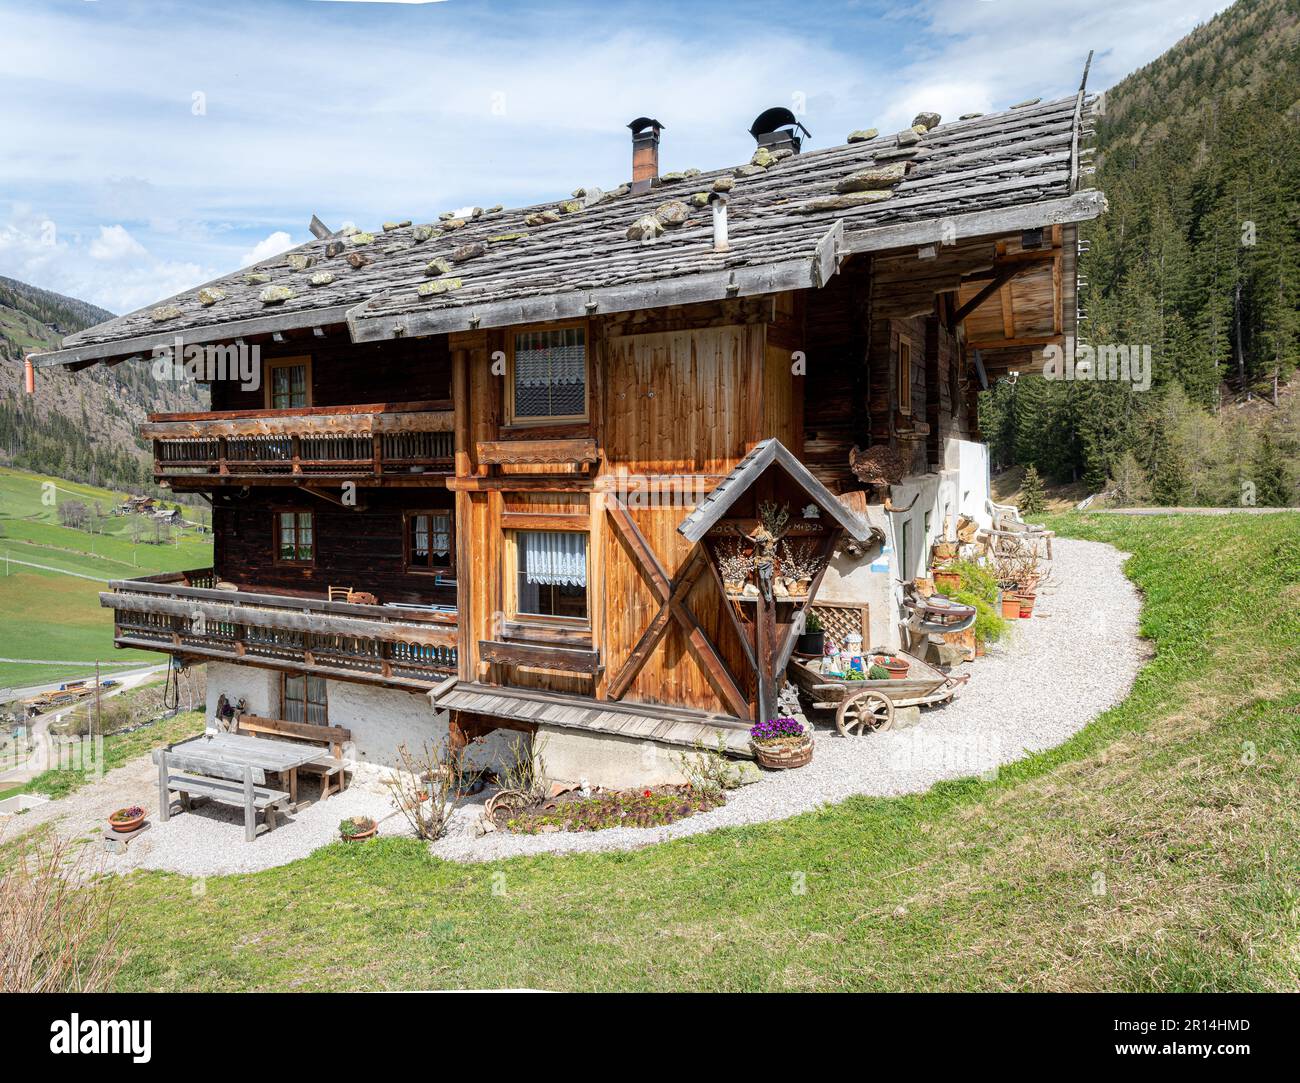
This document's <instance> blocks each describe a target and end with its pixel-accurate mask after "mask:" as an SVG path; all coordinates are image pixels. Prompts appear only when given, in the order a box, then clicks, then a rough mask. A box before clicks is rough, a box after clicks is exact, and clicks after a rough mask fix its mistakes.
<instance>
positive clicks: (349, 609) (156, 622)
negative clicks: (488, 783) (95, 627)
mask: <svg viewBox="0 0 1300 1083" xmlns="http://www.w3.org/2000/svg"><path fill="white" fill-rule="evenodd" d="M217 583H218V579H217V576H216V575H215V574H214V572H213V571H212V569H211V568H205V569H200V570H196V571H188V572H174V573H170V574H166V575H155V576H149V577H147V578H144V579H125V580H116V581H114V582H111V583H110V584H109V590H108V591H106V592H105V593H102V594H101V595H100V596H99V600H100V603H101V604H102V605H104V606H106V607H108V608H110V609H112V610H113V625H114V627H113V639H114V643H115V644H116V645H117V646H119V647H134V648H137V649H142V650H155V651H162V652H164V653H166V654H172V655H178V656H185V657H193V658H194V659H196V660H206V659H217V660H220V661H229V662H242V663H244V664H246V665H260V666H267V667H270V668H273V669H290V670H299V671H302V672H305V673H315V674H318V675H320V676H323V677H335V678H339V679H343V680H351V681H362V682H366V683H372V684H381V685H385V686H388V687H394V688H411V689H418V690H422V691H423V690H427V689H429V688H433V687H434V686H436V685H438V684H440V683H441V682H442V681H444V680H445V679H446V678H448V677H450V676H453V675H454V674H455V673H456V614H455V613H454V612H449V611H447V610H445V609H435V608H432V607H431V608H424V607H414V606H388V605H384V606H381V605H358V604H354V603H351V602H330V601H325V600H317V599H314V598H301V597H290V596H287V595H283V594H275V593H269V592H268V593H264V592H261V591H255V590H227V589H218V586H217Z"/></svg>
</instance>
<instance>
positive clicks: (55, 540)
mask: <svg viewBox="0 0 1300 1083" xmlns="http://www.w3.org/2000/svg"><path fill="white" fill-rule="evenodd" d="M47 486H55V487H56V488H54V489H49V488H48V487H47ZM48 492H54V493H55V496H56V498H57V500H65V499H66V500H80V501H81V502H82V503H85V504H87V505H91V504H94V503H96V502H97V503H99V504H100V506H101V507H102V508H103V509H104V510H105V511H106V512H107V511H108V510H109V509H111V508H112V507H114V506H116V505H117V504H118V503H120V502H121V501H122V499H123V498H124V497H123V494H121V493H113V492H110V491H108V490H105V489H97V488H94V487H93V486H89V485H80V484H77V483H75V482H67V481H63V480H61V479H58V478H48V477H45V476H42V475H39V474H29V473H26V472H24V471H20V470H11V469H7V468H0V658H19V659H35V660H43V659H50V660H53V661H57V662H84V663H89V664H88V665H86V666H84V667H81V668H77V667H70V666H53V667H51V666H32V665H23V664H17V663H8V662H0V688H3V687H28V686H31V685H36V684H41V683H44V682H49V681H55V680H60V679H64V678H73V677H84V676H87V675H89V674H91V673H93V663H94V661H95V659H100V660H101V661H105V662H128V661H136V662H142V663H148V662H154V661H157V660H158V656H157V655H156V654H152V653H150V652H148V651H118V650H115V649H114V647H113V616H112V613H111V612H110V611H109V610H107V609H103V608H102V607H101V606H100V604H99V592H100V591H101V590H105V589H107V588H106V587H105V585H104V583H102V582H97V581H96V580H104V581H107V580H110V579H130V578H133V577H135V576H142V575H152V574H155V573H157V572H170V571H181V570H183V569H186V568H203V567H207V566H209V565H211V563H212V542H211V536H210V535H202V534H199V533H198V532H197V531H195V530H185V531H176V532H174V537H175V543H174V544H163V545H152V544H146V543H144V542H143V541H141V542H139V543H137V542H135V541H133V539H132V536H131V523H132V517H127V516H123V517H119V518H107V519H105V520H104V521H103V528H104V530H105V533H103V534H91V533H88V532H86V531H83V530H73V529H70V528H68V527H65V526H61V525H60V524H59V518H58V508H57V503H56V504H54V505H51V504H48V503H46V502H45V501H44V500H43V499H42V497H43V494H45V493H48ZM186 514H191V515H192V514H193V512H192V509H187V511H186ZM152 536H153V532H152V526H151V525H149V524H145V526H144V532H143V538H151V537H152ZM6 556H8V557H9V558H10V560H9V561H8V562H7V563H6V561H5V557H6ZM18 561H24V562H25V564H19V563H17V562H18ZM31 564H40V565H43V566H44V568H52V569H58V570H55V571H49V570H44V569H42V568H33V567H30V566H28V565H31ZM62 572H69V573H75V574H69V575H65V574H61V573H62ZM79 576H90V577H92V578H90V579H85V578H79Z"/></svg>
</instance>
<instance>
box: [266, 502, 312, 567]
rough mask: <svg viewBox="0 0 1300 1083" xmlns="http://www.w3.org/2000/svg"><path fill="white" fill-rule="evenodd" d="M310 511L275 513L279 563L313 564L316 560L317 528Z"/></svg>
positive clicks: (276, 546)
mask: <svg viewBox="0 0 1300 1083" xmlns="http://www.w3.org/2000/svg"><path fill="white" fill-rule="evenodd" d="M313 520H314V516H313V515H312V513H311V512H309V511H278V512H276V513H275V559H276V563H278V564H311V563H313V562H314V561H315V560H316V530H315V523H314V521H313Z"/></svg>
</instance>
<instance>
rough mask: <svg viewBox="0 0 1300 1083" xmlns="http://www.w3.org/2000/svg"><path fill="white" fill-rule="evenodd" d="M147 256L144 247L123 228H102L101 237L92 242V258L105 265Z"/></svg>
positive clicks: (100, 229) (100, 228)
mask: <svg viewBox="0 0 1300 1083" xmlns="http://www.w3.org/2000/svg"><path fill="white" fill-rule="evenodd" d="M145 254H146V253H145V250H144V245H142V244H141V243H140V242H139V241H137V240H136V239H135V238H134V237H132V236H131V234H130V233H128V232H127V231H126V229H125V228H124V227H122V226H100V227H99V236H98V237H96V238H95V239H94V240H93V241H91V242H90V258H91V259H97V260H101V261H103V262H105V263H113V262H116V261H118V260H123V259H130V258H134V257H138V256H143V255H145Z"/></svg>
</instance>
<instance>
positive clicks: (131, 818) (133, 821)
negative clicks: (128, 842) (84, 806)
mask: <svg viewBox="0 0 1300 1083" xmlns="http://www.w3.org/2000/svg"><path fill="white" fill-rule="evenodd" d="M146 815H147V813H146V812H145V810H144V809H143V808H141V807H140V806H139V805H128V806H127V807H126V808H120V809H118V810H117V811H116V812H113V813H110V814H109V817H108V826H109V827H111V828H112V829H113V830H114V831H117V832H120V833H121V834H123V835H127V834H130V833H131V832H132V831H138V830H140V827H141V826H142V825H143V824H144V818H145V816H146Z"/></svg>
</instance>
